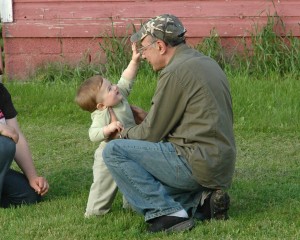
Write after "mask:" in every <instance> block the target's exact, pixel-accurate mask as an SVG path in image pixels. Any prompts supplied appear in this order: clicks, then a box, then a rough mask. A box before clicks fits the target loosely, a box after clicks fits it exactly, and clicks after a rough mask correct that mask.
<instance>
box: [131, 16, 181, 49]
mask: <svg viewBox="0 0 300 240" xmlns="http://www.w3.org/2000/svg"><path fill="white" fill-rule="evenodd" d="M185 33H186V29H185V28H184V27H183V25H182V23H181V22H180V20H179V19H178V18H177V17H175V16H174V15H171V14H163V15H160V16H157V17H154V18H151V19H150V20H148V21H147V22H146V23H144V24H143V26H142V27H141V29H140V30H139V31H138V32H136V33H135V34H133V35H132V36H131V38H130V41H131V42H138V41H141V40H143V39H144V38H145V37H146V36H147V35H151V36H153V37H155V38H158V39H160V40H163V41H164V42H166V43H168V44H170V45H171V46H175V45H177V44H179V43H182V42H184V40H185V36H184V34H185Z"/></svg>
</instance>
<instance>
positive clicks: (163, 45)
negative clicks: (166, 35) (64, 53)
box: [157, 41, 167, 54]
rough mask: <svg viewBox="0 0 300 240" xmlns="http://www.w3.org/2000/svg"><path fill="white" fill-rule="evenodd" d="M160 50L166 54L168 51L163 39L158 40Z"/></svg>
mask: <svg viewBox="0 0 300 240" xmlns="http://www.w3.org/2000/svg"><path fill="white" fill-rule="evenodd" d="M157 46H158V50H159V51H160V53H162V54H164V53H165V52H166V48H167V46H166V44H165V43H164V42H163V41H157Z"/></svg>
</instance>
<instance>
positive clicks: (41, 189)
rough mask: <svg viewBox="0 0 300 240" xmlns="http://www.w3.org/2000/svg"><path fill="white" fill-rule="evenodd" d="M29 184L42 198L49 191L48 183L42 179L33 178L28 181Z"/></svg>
mask: <svg viewBox="0 0 300 240" xmlns="http://www.w3.org/2000/svg"><path fill="white" fill-rule="evenodd" d="M29 184H30V186H31V187H32V188H33V189H34V190H35V191H36V192H37V193H38V194H39V195H41V196H44V195H45V194H46V193H47V192H48V190H49V183H48V182H47V180H46V178H44V177H35V178H33V179H31V180H29Z"/></svg>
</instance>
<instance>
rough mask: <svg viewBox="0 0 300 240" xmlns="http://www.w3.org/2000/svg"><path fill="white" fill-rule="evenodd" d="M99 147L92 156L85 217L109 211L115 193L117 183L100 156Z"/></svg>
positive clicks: (100, 149)
mask: <svg viewBox="0 0 300 240" xmlns="http://www.w3.org/2000/svg"><path fill="white" fill-rule="evenodd" d="M102 151H103V149H102V148H101V147H99V148H97V150H96V152H95V156H94V165H93V183H92V185H91V188H90V193H89V197H88V202H87V207H86V212H85V214H84V215H85V217H89V216H93V215H104V214H106V213H107V212H109V210H110V208H111V205H112V202H113V200H114V198H115V196H116V193H117V190H118V188H117V184H116V183H115V181H114V179H113V177H112V176H111V174H110V172H109V170H108V169H107V167H106V165H105V163H104V161H103V158H102Z"/></svg>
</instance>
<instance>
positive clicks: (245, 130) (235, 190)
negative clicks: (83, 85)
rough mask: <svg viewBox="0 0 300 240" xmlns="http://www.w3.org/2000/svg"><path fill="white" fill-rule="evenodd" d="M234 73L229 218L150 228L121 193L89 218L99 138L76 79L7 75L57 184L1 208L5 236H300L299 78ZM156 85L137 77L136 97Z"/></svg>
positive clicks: (34, 144)
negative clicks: (170, 229) (93, 135)
mask: <svg viewBox="0 0 300 240" xmlns="http://www.w3.org/2000/svg"><path fill="white" fill-rule="evenodd" d="M229 79H230V83H231V88H232V97H233V103H234V114H235V134H236V142H237V149H238V155H237V164H236V171H235V175H234V181H233V185H232V188H231V189H230V191H229V193H230V195H231V200H232V206H231V209H230V220H228V221H220V222H217V221H212V222H210V223H201V222H198V223H197V225H196V227H195V229H193V230H192V231H190V232H186V233H178V234H171V235H167V234H164V233H158V234H152V235H151V234H147V233H146V232H145V229H146V224H145V223H144V220H143V217H142V216H140V215H138V214H136V213H134V212H130V211H125V210H123V209H122V207H121V206H122V199H121V196H120V195H118V196H117V199H116V201H115V202H114V204H113V208H112V212H111V213H109V214H108V215H106V216H104V217H101V218H92V219H85V218H84V217H83V214H84V209H85V205H86V201H87V197H88V192H89V187H90V184H91V181H92V169H91V167H92V163H93V153H94V150H95V149H96V147H97V146H96V144H93V143H91V142H90V141H89V139H88V135H87V129H88V127H89V124H90V116H89V114H88V113H87V112H83V111H82V110H80V109H79V108H78V107H77V106H76V105H75V104H74V101H73V99H74V95H75V91H76V88H77V85H78V83H76V82H69V83H61V82H60V83H56V84H54V83H52V84H51V83H49V84H44V83H39V82H28V83H20V82H9V83H6V86H7V88H8V89H9V90H10V91H11V93H12V95H13V100H14V102H15V105H16V107H17V109H18V111H19V116H18V120H19V122H20V125H21V127H22V129H23V131H24V133H25V134H26V136H27V138H28V141H29V142H30V146H31V150H32V152H33V156H34V160H35V164H36V166H37V169H38V171H39V172H40V173H41V174H43V175H45V176H46V177H47V179H48V180H49V182H50V185H51V188H50V191H49V193H48V194H47V196H46V197H45V198H44V201H43V202H42V203H41V204H38V205H36V206H24V207H21V208H17V209H0V223H1V224H0V231H1V236H0V239H298V238H299V237H300V230H299V225H300V217H299V214H298V213H299V211H300V205H299V203H300V200H299V199H300V185H299V182H300V177H299V171H300V163H299V159H300V153H299V148H300V141H299V140H300V139H299V130H300V129H299V122H300V118H299V112H300V105H299V104H300V103H299V101H298V100H297V99H298V89H300V82H299V81H295V80H294V79H293V78H285V80H284V81H263V80H261V81H258V80H253V79H251V78H247V77H242V76H237V77H233V76H229ZM155 85H156V81H155V80H154V79H149V78H148V77H146V76H145V75H143V74H141V75H139V77H138V80H137V83H136V85H135V88H134V90H133V92H132V96H131V98H130V101H131V103H133V104H136V105H138V106H143V107H144V108H146V109H147V108H149V106H150V100H151V95H152V93H153V91H154V88H155ZM14 167H15V166H14Z"/></svg>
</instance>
